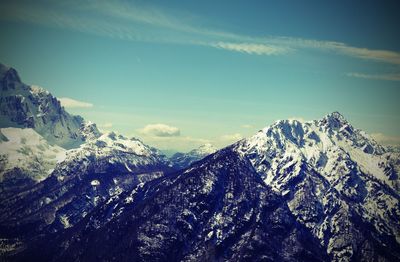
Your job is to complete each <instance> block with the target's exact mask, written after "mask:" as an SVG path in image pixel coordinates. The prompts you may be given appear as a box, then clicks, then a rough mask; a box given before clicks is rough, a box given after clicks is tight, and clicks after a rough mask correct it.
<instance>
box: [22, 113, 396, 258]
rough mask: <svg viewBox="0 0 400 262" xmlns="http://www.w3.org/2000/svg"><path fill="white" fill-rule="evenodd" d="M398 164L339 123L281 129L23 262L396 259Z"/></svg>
mask: <svg viewBox="0 0 400 262" xmlns="http://www.w3.org/2000/svg"><path fill="white" fill-rule="evenodd" d="M398 162H399V159H398V155H395V154H393V152H387V150H386V149H385V148H384V147H382V146H380V145H379V144H377V143H376V142H375V141H374V140H372V139H370V138H369V136H368V135H367V134H365V133H364V132H362V131H361V130H358V129H356V128H354V127H352V126H351V125H350V124H349V123H348V121H346V120H345V119H344V117H343V116H342V115H340V114H339V113H332V114H329V115H328V116H326V117H324V118H323V119H321V120H316V121H311V122H299V121H292V120H290V121H278V122H276V123H275V124H273V125H271V126H269V127H266V128H264V129H263V130H261V131H260V132H259V133H257V134H256V135H255V136H253V137H250V138H248V139H244V140H241V141H239V142H237V143H236V144H234V145H232V146H230V147H228V148H225V149H222V150H220V151H217V152H216V153H214V154H212V155H210V156H208V157H206V158H204V159H203V160H200V161H198V162H196V163H193V164H192V165H191V166H190V167H188V168H186V169H183V170H181V171H179V172H177V173H175V174H173V175H169V176H165V177H161V178H159V179H155V180H153V181H150V182H148V183H146V184H144V185H143V184H139V185H137V186H136V187H135V188H134V189H133V190H131V191H125V192H122V193H119V194H115V195H113V196H111V197H110V198H109V199H108V200H107V201H106V202H103V203H102V204H100V205H99V206H98V208H96V209H95V210H93V212H91V213H90V214H88V215H87V216H86V217H85V218H84V219H82V220H81V221H80V222H79V223H78V224H76V225H75V226H73V227H72V228H70V229H69V230H67V231H59V233H58V234H49V235H47V236H46V237H45V238H43V239H40V240H38V241H37V242H35V243H34V244H32V245H29V246H28V248H27V249H26V250H25V251H23V252H22V253H20V254H19V258H20V259H22V260H24V259H32V257H33V258H37V259H39V260H42V261H47V260H50V261H51V260H57V261H71V260H85V261H94V260H99V259H100V260H107V261H108V260H125V259H128V258H129V259H132V260H134V261H146V260H149V259H152V260H161V261H162V260H167V259H168V260H174V261H199V260H207V261H217V260H229V261H238V260H246V261H247V260H248V261H254V260H255V261H398V260H399V259H400V244H399V239H398V236H399V226H400V223H399V221H400V212H399V208H400V205H399V191H398V187H397V186H398V183H397V181H398V177H397V170H398V166H396V164H398ZM375 164H376V165H375ZM105 236H106V237H105ZM48 243H51V244H50V245H49V244H48ZM99 246H102V247H106V248H103V249H101V250H99V248H98V247H99ZM38 250H40V252H38Z"/></svg>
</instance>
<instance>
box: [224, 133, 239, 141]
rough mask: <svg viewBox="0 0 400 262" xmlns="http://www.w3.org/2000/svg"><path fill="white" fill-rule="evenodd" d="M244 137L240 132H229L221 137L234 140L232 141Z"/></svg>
mask: <svg viewBox="0 0 400 262" xmlns="http://www.w3.org/2000/svg"><path fill="white" fill-rule="evenodd" d="M242 138H243V136H242V135H241V134H239V133H235V134H228V135H223V136H221V139H222V140H223V141H232V142H235V141H238V140H240V139H242Z"/></svg>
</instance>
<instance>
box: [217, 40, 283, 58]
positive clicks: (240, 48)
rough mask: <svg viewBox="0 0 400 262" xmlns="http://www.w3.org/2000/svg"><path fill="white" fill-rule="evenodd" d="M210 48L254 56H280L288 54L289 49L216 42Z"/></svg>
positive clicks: (264, 45)
mask: <svg viewBox="0 0 400 262" xmlns="http://www.w3.org/2000/svg"><path fill="white" fill-rule="evenodd" d="M211 46H213V47H216V48H219V49H225V50H229V51H236V52H241V53H246V54H251V55H252V54H256V55H281V54H286V53H288V52H289V50H290V49H289V48H283V47H278V46H273V45H266V44H254V43H228V42H218V43H214V44H211Z"/></svg>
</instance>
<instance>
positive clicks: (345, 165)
mask: <svg viewBox="0 0 400 262" xmlns="http://www.w3.org/2000/svg"><path fill="white" fill-rule="evenodd" d="M235 151H237V152H238V153H240V154H241V155H243V156H245V157H246V158H247V159H249V161H250V162H251V163H252V166H253V167H254V168H255V169H256V170H257V172H258V174H259V175H260V177H261V178H262V179H263V181H264V183H265V184H266V185H269V186H271V187H272V188H273V189H274V190H275V191H276V192H279V193H280V194H281V195H282V196H284V197H285V199H286V201H287V204H288V207H289V209H290V210H291V212H292V214H293V215H294V216H295V217H296V219H297V221H299V222H300V223H302V224H303V225H305V226H306V227H307V228H309V230H310V231H311V232H312V233H313V235H314V236H315V237H316V238H318V239H319V241H320V243H321V245H322V246H324V248H325V249H326V250H327V253H328V254H329V255H330V257H331V258H332V259H333V260H335V261H350V260H353V259H355V258H357V259H366V260H370V259H371V260H374V261H377V260H381V259H382V260H386V261H394V260H399V259H400V253H399V251H400V245H399V243H400V223H399V221H400V204H399V199H400V197H399V177H398V172H399V155H398V154H393V153H392V152H387V150H386V149H385V148H384V147H383V146H381V145H379V144H378V143H376V142H375V141H374V140H373V139H371V138H370V137H369V136H368V135H367V134H366V133H365V132H363V131H361V130H358V129H356V128H354V127H353V126H352V125H351V124H350V123H349V122H348V121H347V120H346V119H345V118H344V117H343V116H342V115H341V114H339V113H337V112H334V113H332V114H329V115H327V116H326V117H324V118H322V119H321V120H315V121H311V122H299V121H296V120H284V121H278V122H276V123H274V124H273V125H271V126H269V127H266V128H264V129H263V130H261V131H259V132H258V133H257V134H256V135H254V136H253V137H251V138H249V139H245V140H243V141H240V142H238V143H237V144H236V145H235ZM372 258H373V259H372Z"/></svg>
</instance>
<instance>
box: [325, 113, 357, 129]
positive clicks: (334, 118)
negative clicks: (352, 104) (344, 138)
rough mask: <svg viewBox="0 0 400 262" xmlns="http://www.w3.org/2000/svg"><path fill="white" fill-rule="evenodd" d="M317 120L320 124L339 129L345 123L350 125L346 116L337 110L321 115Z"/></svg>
mask: <svg viewBox="0 0 400 262" xmlns="http://www.w3.org/2000/svg"><path fill="white" fill-rule="evenodd" d="M319 122H320V124H321V125H322V126H325V127H327V128H331V129H340V128H342V127H344V126H346V125H348V126H350V127H351V125H350V124H349V122H348V121H347V120H346V118H345V117H344V116H343V115H342V114H341V113H339V112H333V113H330V114H328V115H326V116H325V117H323V118H322V119H321V120H319ZM351 128H352V127H351Z"/></svg>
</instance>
